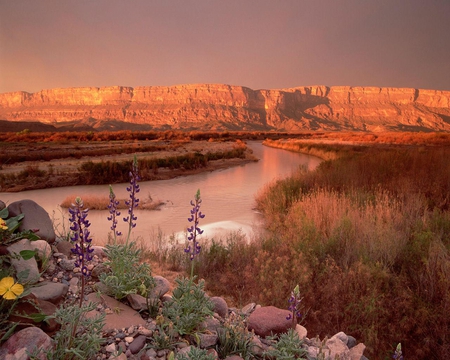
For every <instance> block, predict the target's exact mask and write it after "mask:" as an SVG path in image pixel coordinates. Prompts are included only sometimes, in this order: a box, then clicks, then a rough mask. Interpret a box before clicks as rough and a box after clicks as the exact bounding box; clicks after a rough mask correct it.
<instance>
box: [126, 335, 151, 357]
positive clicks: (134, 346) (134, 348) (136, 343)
mask: <svg viewBox="0 0 450 360" xmlns="http://www.w3.org/2000/svg"><path fill="white" fill-rule="evenodd" d="M146 340H147V338H146V337H145V336H144V335H139V336H137V337H136V338H135V339H134V340H133V342H132V343H131V344H130V345H129V346H128V350H130V351H131V353H132V354H137V353H138V352H139V351H141V350H142V349H143V348H144V346H145V342H146Z"/></svg>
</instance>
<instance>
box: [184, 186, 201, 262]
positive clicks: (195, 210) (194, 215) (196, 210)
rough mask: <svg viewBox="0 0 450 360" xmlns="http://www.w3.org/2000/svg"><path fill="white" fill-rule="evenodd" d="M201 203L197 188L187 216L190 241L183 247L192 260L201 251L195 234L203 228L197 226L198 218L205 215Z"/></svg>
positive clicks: (199, 232) (199, 233) (198, 233)
mask: <svg viewBox="0 0 450 360" xmlns="http://www.w3.org/2000/svg"><path fill="white" fill-rule="evenodd" d="M201 203H202V199H201V198H200V190H197V193H196V194H195V201H192V200H191V205H192V210H191V216H190V217H189V218H188V221H189V222H190V223H192V226H190V227H188V229H187V231H188V233H189V236H188V241H190V243H189V244H188V246H187V247H186V249H184V251H185V252H186V253H188V254H189V257H190V259H191V260H194V258H195V256H196V255H198V254H200V251H201V246H200V244H199V243H198V241H197V235H201V234H203V230H202V229H200V228H199V227H198V223H199V220H200V219H203V218H204V217H205V215H204V214H202V212H201V211H200V204H201Z"/></svg>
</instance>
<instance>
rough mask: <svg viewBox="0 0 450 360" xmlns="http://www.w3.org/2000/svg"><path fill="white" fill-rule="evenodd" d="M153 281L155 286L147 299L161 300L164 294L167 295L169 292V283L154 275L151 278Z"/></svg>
mask: <svg viewBox="0 0 450 360" xmlns="http://www.w3.org/2000/svg"><path fill="white" fill-rule="evenodd" d="M153 279H154V280H155V283H156V286H155V288H154V289H153V290H152V291H151V293H150V295H149V297H150V298H162V297H163V296H164V295H165V294H167V293H168V292H169V290H170V282H169V280H167V279H166V278H164V277H162V276H159V275H156V276H154V277H153Z"/></svg>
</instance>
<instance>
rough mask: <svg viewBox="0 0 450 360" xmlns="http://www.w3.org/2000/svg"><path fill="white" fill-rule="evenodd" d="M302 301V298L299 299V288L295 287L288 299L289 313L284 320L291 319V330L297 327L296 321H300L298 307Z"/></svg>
mask: <svg viewBox="0 0 450 360" xmlns="http://www.w3.org/2000/svg"><path fill="white" fill-rule="evenodd" d="M301 301H302V298H300V288H299V286H298V285H297V286H296V287H295V288H294V290H293V291H292V292H291V297H290V298H289V300H288V302H289V308H288V310H289V311H290V312H291V313H290V314H289V315H288V316H287V317H286V320H291V319H292V328H295V326H296V325H297V319H300V318H301V317H302V314H301V313H300V310H299V306H300V303H301Z"/></svg>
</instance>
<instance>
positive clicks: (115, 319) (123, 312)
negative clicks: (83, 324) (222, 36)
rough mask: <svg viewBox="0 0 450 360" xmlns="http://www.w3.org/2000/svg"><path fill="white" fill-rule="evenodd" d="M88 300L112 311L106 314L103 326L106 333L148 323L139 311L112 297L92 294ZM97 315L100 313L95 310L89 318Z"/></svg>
mask: <svg viewBox="0 0 450 360" xmlns="http://www.w3.org/2000/svg"><path fill="white" fill-rule="evenodd" d="M86 298H87V301H92V302H94V303H96V304H101V305H104V306H106V307H108V308H109V309H111V311H110V312H107V313H106V318H105V325H104V326H103V331H105V332H108V331H112V330H114V329H123V328H129V327H130V326H139V325H145V323H146V322H145V320H144V319H143V318H142V317H141V315H140V314H139V313H138V312H137V311H135V310H133V309H132V308H131V307H129V306H127V305H125V304H123V303H121V302H120V301H117V300H116V299H113V298H112V297H110V296H107V295H100V296H99V295H98V294H97V293H91V294H89V295H87V296H86ZM97 314H98V312H97V311H96V310H95V311H94V312H92V313H91V314H90V315H89V316H96V315H97Z"/></svg>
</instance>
